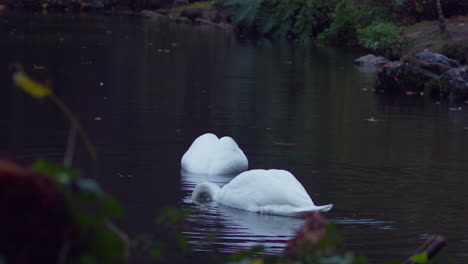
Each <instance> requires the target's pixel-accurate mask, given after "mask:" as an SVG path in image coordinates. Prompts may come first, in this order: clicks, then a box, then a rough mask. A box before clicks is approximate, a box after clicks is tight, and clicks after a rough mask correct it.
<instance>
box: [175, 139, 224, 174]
mask: <svg viewBox="0 0 468 264" xmlns="http://www.w3.org/2000/svg"><path fill="white" fill-rule="evenodd" d="M217 143H218V137H217V136H216V135H214V134H211V133H206V134H203V135H201V136H199V137H198V138H196V139H195V140H194V141H193V143H192V145H191V146H190V148H189V149H188V150H187V152H185V154H184V155H183V156H182V160H181V166H182V168H183V169H184V170H186V171H189V172H192V173H206V172H207V171H208V169H209V166H210V161H211V159H212V156H213V153H214V151H215V149H216V145H217Z"/></svg>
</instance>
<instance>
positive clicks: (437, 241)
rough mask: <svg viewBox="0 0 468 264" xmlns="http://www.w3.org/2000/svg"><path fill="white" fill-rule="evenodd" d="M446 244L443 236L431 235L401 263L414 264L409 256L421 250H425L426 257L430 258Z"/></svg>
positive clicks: (419, 252) (417, 253) (421, 251)
mask: <svg viewBox="0 0 468 264" xmlns="http://www.w3.org/2000/svg"><path fill="white" fill-rule="evenodd" d="M445 245H446V241H445V238H444V237H443V236H440V235H432V236H431V237H429V238H428V239H427V240H426V242H424V244H422V245H421V246H420V247H419V248H418V249H416V251H415V252H414V253H413V255H411V257H409V258H408V259H407V260H405V261H404V262H402V263H401V264H416V262H414V261H412V260H411V258H412V257H413V256H415V255H419V254H421V253H423V252H427V258H428V259H429V260H430V259H431V258H433V257H434V256H435V255H436V254H437V253H438V252H439V251H440V250H441V249H442V248H443V247H444V246H445Z"/></svg>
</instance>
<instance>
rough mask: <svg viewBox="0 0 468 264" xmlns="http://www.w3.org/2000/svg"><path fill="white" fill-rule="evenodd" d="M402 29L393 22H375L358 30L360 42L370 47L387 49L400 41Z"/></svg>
mask: <svg viewBox="0 0 468 264" xmlns="http://www.w3.org/2000/svg"><path fill="white" fill-rule="evenodd" d="M401 30H402V29H401V27H398V26H396V25H394V24H392V23H375V24H372V25H370V26H368V27H366V28H363V29H359V30H358V39H359V43H360V44H361V45H362V46H363V47H365V48H368V49H372V50H386V49H389V48H391V47H393V46H394V45H395V44H397V43H398V40H399V36H400V33H401Z"/></svg>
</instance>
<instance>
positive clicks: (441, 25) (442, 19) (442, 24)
mask: <svg viewBox="0 0 468 264" xmlns="http://www.w3.org/2000/svg"><path fill="white" fill-rule="evenodd" d="M440 1H441V0H437V12H438V13H439V29H440V33H442V34H445V17H444V13H443V12H442V4H441V3H440Z"/></svg>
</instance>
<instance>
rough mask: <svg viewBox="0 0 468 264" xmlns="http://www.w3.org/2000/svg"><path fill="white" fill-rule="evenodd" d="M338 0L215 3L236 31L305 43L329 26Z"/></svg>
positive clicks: (230, 1) (255, 0)
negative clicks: (225, 13) (294, 39)
mask: <svg viewBox="0 0 468 264" xmlns="http://www.w3.org/2000/svg"><path fill="white" fill-rule="evenodd" d="M337 2H338V0H218V1H217V2H216V6H217V7H222V8H227V9H229V10H230V12H231V16H232V17H233V22H234V23H235V24H236V25H237V26H238V27H240V28H243V29H247V30H250V31H254V32H256V33H258V34H260V35H272V36H279V37H283V38H284V37H286V36H290V37H293V38H297V39H299V40H301V41H308V40H310V39H311V38H312V37H313V36H316V35H317V34H318V33H319V32H321V31H322V30H323V29H324V28H326V27H327V26H328V24H329V22H330V15H331V12H332V11H333V10H334V8H335V5H336V3H337Z"/></svg>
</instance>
